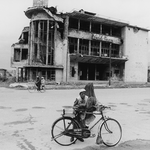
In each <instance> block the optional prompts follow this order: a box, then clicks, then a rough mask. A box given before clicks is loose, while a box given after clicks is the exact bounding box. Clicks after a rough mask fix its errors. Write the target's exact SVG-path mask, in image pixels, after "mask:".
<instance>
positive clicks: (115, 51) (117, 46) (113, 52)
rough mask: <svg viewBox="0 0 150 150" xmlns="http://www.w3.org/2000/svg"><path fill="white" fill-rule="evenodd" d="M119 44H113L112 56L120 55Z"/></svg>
mask: <svg viewBox="0 0 150 150" xmlns="http://www.w3.org/2000/svg"><path fill="white" fill-rule="evenodd" d="M119 48H120V47H119V45H118V44H113V43H112V47H111V57H117V58H118V57H119Z"/></svg>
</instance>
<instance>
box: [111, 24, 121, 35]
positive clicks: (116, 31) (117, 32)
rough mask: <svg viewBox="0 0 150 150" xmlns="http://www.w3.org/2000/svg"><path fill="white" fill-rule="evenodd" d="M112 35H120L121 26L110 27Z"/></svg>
mask: <svg viewBox="0 0 150 150" xmlns="http://www.w3.org/2000/svg"><path fill="white" fill-rule="evenodd" d="M112 36H116V37H121V28H120V27H115V26H113V27H112Z"/></svg>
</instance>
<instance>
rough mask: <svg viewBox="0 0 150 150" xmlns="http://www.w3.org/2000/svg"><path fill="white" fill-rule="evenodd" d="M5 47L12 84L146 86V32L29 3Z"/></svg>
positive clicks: (85, 14) (87, 14) (91, 15)
mask: <svg viewBox="0 0 150 150" xmlns="http://www.w3.org/2000/svg"><path fill="white" fill-rule="evenodd" d="M25 15H26V16H27V17H28V18H29V19H30V25H29V27H25V28H24V29H23V31H22V33H21V36H20V37H19V41H18V42H17V43H15V44H13V45H12V47H11V51H12V54H11V66H12V67H15V68H16V72H17V74H16V77H17V80H27V81H29V80H35V79H36V76H37V75H38V76H43V77H44V78H45V79H46V80H47V81H56V82H79V81H93V82H94V81H96V82H98V81H108V80H109V79H110V78H111V80H114V81H124V82H147V70H148V58H147V54H148V31H149V30H148V29H145V28H140V27H137V26H132V25H130V24H129V23H127V22H122V21H117V20H112V19H108V18H104V17H100V16H98V15H97V14H95V13H92V12H88V11H84V10H82V9H81V10H80V11H73V12H69V13H58V12H57V9H56V8H55V7H48V0H42V1H39V0H33V6H32V7H29V8H28V9H27V10H26V11H25Z"/></svg>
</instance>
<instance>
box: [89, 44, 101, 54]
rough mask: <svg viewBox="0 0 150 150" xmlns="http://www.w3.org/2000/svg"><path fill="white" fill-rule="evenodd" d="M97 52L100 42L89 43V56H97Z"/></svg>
mask: <svg viewBox="0 0 150 150" xmlns="http://www.w3.org/2000/svg"><path fill="white" fill-rule="evenodd" d="M99 51H100V42H99V41H91V55H94V56H99Z"/></svg>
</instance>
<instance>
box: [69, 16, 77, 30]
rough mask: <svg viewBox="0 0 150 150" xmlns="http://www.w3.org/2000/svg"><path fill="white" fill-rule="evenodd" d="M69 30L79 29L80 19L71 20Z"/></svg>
mask: <svg viewBox="0 0 150 150" xmlns="http://www.w3.org/2000/svg"><path fill="white" fill-rule="evenodd" d="M69 28H73V29H78V19H75V18H69Z"/></svg>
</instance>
